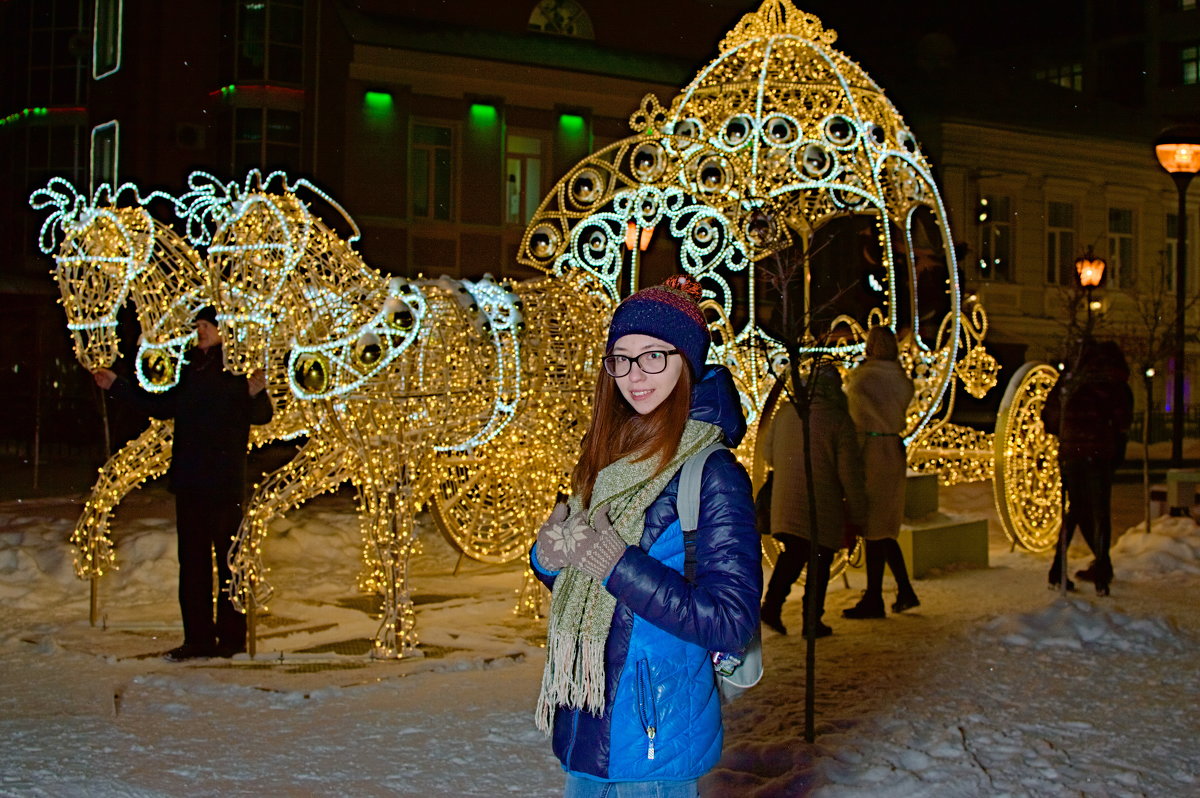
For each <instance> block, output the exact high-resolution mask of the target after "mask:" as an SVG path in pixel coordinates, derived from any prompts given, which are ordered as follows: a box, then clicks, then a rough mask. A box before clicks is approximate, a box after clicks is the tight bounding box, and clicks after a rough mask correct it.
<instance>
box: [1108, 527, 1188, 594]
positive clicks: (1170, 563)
mask: <svg viewBox="0 0 1200 798" xmlns="http://www.w3.org/2000/svg"><path fill="white" fill-rule="evenodd" d="M1112 561H1113V567H1114V568H1115V569H1116V576H1117V578H1118V579H1130V580H1139V579H1159V578H1161V577H1163V576H1166V575H1169V574H1172V573H1177V572H1183V573H1189V574H1200V526H1198V525H1197V524H1196V522H1195V521H1193V520H1192V519H1191V518H1173V517H1163V518H1155V519H1154V520H1153V521H1151V523H1150V532H1149V534H1147V533H1146V522H1145V521H1143V522H1142V523H1140V524H1138V525H1137V526H1135V527H1133V528H1132V529H1129V530H1128V531H1126V532H1125V534H1124V535H1122V536H1121V537H1120V539H1118V540H1117V542H1116V544H1115V545H1114V546H1113V548H1112Z"/></svg>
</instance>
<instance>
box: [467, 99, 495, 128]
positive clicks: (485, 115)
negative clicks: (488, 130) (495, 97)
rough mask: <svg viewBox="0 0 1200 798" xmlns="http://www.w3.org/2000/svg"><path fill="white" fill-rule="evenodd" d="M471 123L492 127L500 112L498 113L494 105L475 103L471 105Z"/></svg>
mask: <svg viewBox="0 0 1200 798" xmlns="http://www.w3.org/2000/svg"><path fill="white" fill-rule="evenodd" d="M470 118H471V124H472V125H477V126H479V127H491V126H492V125H494V124H496V120H497V119H498V118H499V114H497V113H496V107H495V106H494V105H484V104H483V103H474V104H472V105H471V112H470Z"/></svg>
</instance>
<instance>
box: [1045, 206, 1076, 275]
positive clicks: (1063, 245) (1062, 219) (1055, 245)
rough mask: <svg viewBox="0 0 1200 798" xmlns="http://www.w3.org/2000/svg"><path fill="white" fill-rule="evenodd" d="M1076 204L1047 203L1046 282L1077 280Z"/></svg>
mask: <svg viewBox="0 0 1200 798" xmlns="http://www.w3.org/2000/svg"><path fill="white" fill-rule="evenodd" d="M1075 256H1076V252H1075V206H1074V205H1072V204H1071V203H1069V202H1049V203H1047V204H1046V282H1048V283H1056V284H1058V285H1073V284H1074V282H1075Z"/></svg>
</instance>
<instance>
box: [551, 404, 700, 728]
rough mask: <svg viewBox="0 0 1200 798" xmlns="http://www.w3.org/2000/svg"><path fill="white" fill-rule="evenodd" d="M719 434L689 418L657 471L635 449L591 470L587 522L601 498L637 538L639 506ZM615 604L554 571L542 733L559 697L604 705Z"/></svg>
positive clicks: (572, 574)
mask: <svg viewBox="0 0 1200 798" xmlns="http://www.w3.org/2000/svg"><path fill="white" fill-rule="evenodd" d="M720 439H721V430H720V429H719V428H717V427H715V426H713V425H712V424H708V423H706V422H703V421H695V420H692V419H689V420H688V422H687V425H686V426H685V427H684V430H683V436H682V437H681V438H680V439H679V446H678V447H677V448H676V450H675V456H674V457H673V458H672V459H671V461H670V462H669V463H668V464H667V466H666V468H663V469H662V470H661V471H659V470H658V462H659V461H658V458H657V457H650V458H647V459H644V460H635V459H634V458H635V457H636V456H637V455H630V456H628V457H624V458H622V459H620V460H618V461H616V462H615V463H612V464H610V465H608V466H607V467H605V468H604V469H602V470H601V471H600V473H599V474H597V475H596V484H595V487H593V488H592V503H591V506H590V507H588V508H587V519H588V523H590V524H592V526H595V517H596V512H597V511H598V510H599V509H600V508H601V507H603V506H604V505H606V504H607V505H608V517H609V519H610V520H611V521H612V525H613V528H614V529H615V530H616V532H617V534H618V535H620V536H621V539H622V540H624V541H625V542H626V543H627V544H629V545H630V546H636V545H638V544H639V543H640V542H641V539H642V533H643V532H644V527H645V523H646V508H648V507H649V506H650V504H651V503H652V502H653V501H654V500H655V499H656V498H658V495H659V494H660V493H662V491H663V488H665V487H666V486H667V483H668V482H670V481H671V478H672V477H674V476H675V472H676V471H678V470H679V469H680V468H681V467H682V466H683V463H684V461H685V460H687V459H688V458H689V457H691V456H692V455H693V454H696V453H697V452H699V451H700V450H701V449H703V448H704V447H705V446H708V445H709V444H710V443H713V442H715V441H718V440H720ZM581 508H582V502H581V501H580V499H579V497H578V496H572V497H571V500H570V509H571V513H576V512H579V510H580V509H581ZM616 608H617V600H616V598H615V597H614V596H613V595H612V594H611V593H609V592H608V590H606V589H605V587H604V585H602V584H601V583H600V582H597V581H596V580H595V579H593V578H592V577H590V576H588V575H587V574H585V573H583V572H582V571H580V570H579V569H577V568H575V567H573V566H567V567H566V568H563V569H562V571H560V572H559V574H558V578H557V579H556V580H555V582H554V593H553V595H552V597H551V599H550V622H549V626H548V628H547V632H546V667H545V670H544V671H543V672H542V688H541V692H540V694H539V695H538V703H537V710H536V711H535V717H534V720H535V722H536V723H537V727H538V728H539V729H541V730H542V731H543V732H545V733H546V734H547V735H548V734H550V732H551V731H552V730H553V728H554V711H555V708H556V707H557V706H558V705H560V704H561V705H563V706H566V707H570V708H573V709H586V710H588V711H589V712H591V713H592V714H593V715H597V716H599V715H600V714H602V713H603V712H604V686H605V677H604V647H605V644H606V643H607V641H608V631H609V628H610V627H611V626H612V618H613V613H614V612H615V611H616Z"/></svg>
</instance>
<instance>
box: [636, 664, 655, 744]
mask: <svg viewBox="0 0 1200 798" xmlns="http://www.w3.org/2000/svg"><path fill="white" fill-rule="evenodd" d="M637 688H638V714H639V715H640V716H641V720H642V728H644V729H645V730H646V740H647V743H646V758H647V759H653V758H654V736H655V734H656V733H657V731H658V728H657V724H658V712H657V711H656V710H655V708H654V686H653V685H652V684H650V663H649V662H648V661H647V660H644V659H642V660H638V665H637Z"/></svg>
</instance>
